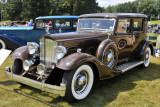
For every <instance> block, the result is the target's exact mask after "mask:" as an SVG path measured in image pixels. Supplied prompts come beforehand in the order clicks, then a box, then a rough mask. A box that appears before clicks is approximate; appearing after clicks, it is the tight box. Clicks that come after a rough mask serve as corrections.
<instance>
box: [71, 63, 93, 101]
mask: <svg viewBox="0 0 160 107" xmlns="http://www.w3.org/2000/svg"><path fill="white" fill-rule="evenodd" d="M93 81H94V74H93V70H92V68H91V67H90V66H89V65H82V66H80V67H79V68H78V69H77V70H76V72H75V74H74V76H73V79H72V84H71V91H72V95H73V96H74V98H75V99H77V100H81V99H84V98H85V97H86V96H87V95H88V94H89V92H90V90H91V88H92V86H93Z"/></svg>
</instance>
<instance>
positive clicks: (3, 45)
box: [0, 39, 6, 49]
mask: <svg viewBox="0 0 160 107" xmlns="http://www.w3.org/2000/svg"><path fill="white" fill-rule="evenodd" d="M0 49H6V44H5V42H4V41H3V40H1V39H0Z"/></svg>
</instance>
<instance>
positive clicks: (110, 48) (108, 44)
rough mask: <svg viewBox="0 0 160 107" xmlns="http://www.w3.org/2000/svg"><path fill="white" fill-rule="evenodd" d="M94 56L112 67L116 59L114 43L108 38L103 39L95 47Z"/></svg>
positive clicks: (116, 50) (116, 53)
mask: <svg viewBox="0 0 160 107" xmlns="http://www.w3.org/2000/svg"><path fill="white" fill-rule="evenodd" d="M96 57H97V58H98V59H99V60H100V61H102V62H103V63H104V64H105V65H106V66H108V67H109V68H111V69H113V68H114V67H115V66H116V65H117V61H118V48H117V45H116V43H115V42H114V41H112V40H110V39H106V40H104V41H103V42H102V43H101V44H100V45H99V47H98V49H97V55H96Z"/></svg>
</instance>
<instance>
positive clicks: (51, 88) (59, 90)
mask: <svg viewBox="0 0 160 107" xmlns="http://www.w3.org/2000/svg"><path fill="white" fill-rule="evenodd" d="M5 75H6V76H7V77H8V78H10V79H13V80H15V81H17V82H20V83H23V84H26V85H29V86H31V87H34V88H37V89H40V90H42V91H47V92H50V93H54V94H59V95H60V96H65V91H66V85H65V84H62V85H61V86H55V85H50V84H46V83H42V82H38V81H35V80H32V79H29V78H26V77H22V76H19V75H16V74H13V73H11V72H9V71H7V70H6V72H5Z"/></svg>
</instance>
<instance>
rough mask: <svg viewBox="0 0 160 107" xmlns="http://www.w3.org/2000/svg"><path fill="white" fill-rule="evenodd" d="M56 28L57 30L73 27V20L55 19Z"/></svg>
mask: <svg viewBox="0 0 160 107" xmlns="http://www.w3.org/2000/svg"><path fill="white" fill-rule="evenodd" d="M54 26H55V27H57V28H67V27H71V20H70V19H55V25H54Z"/></svg>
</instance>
